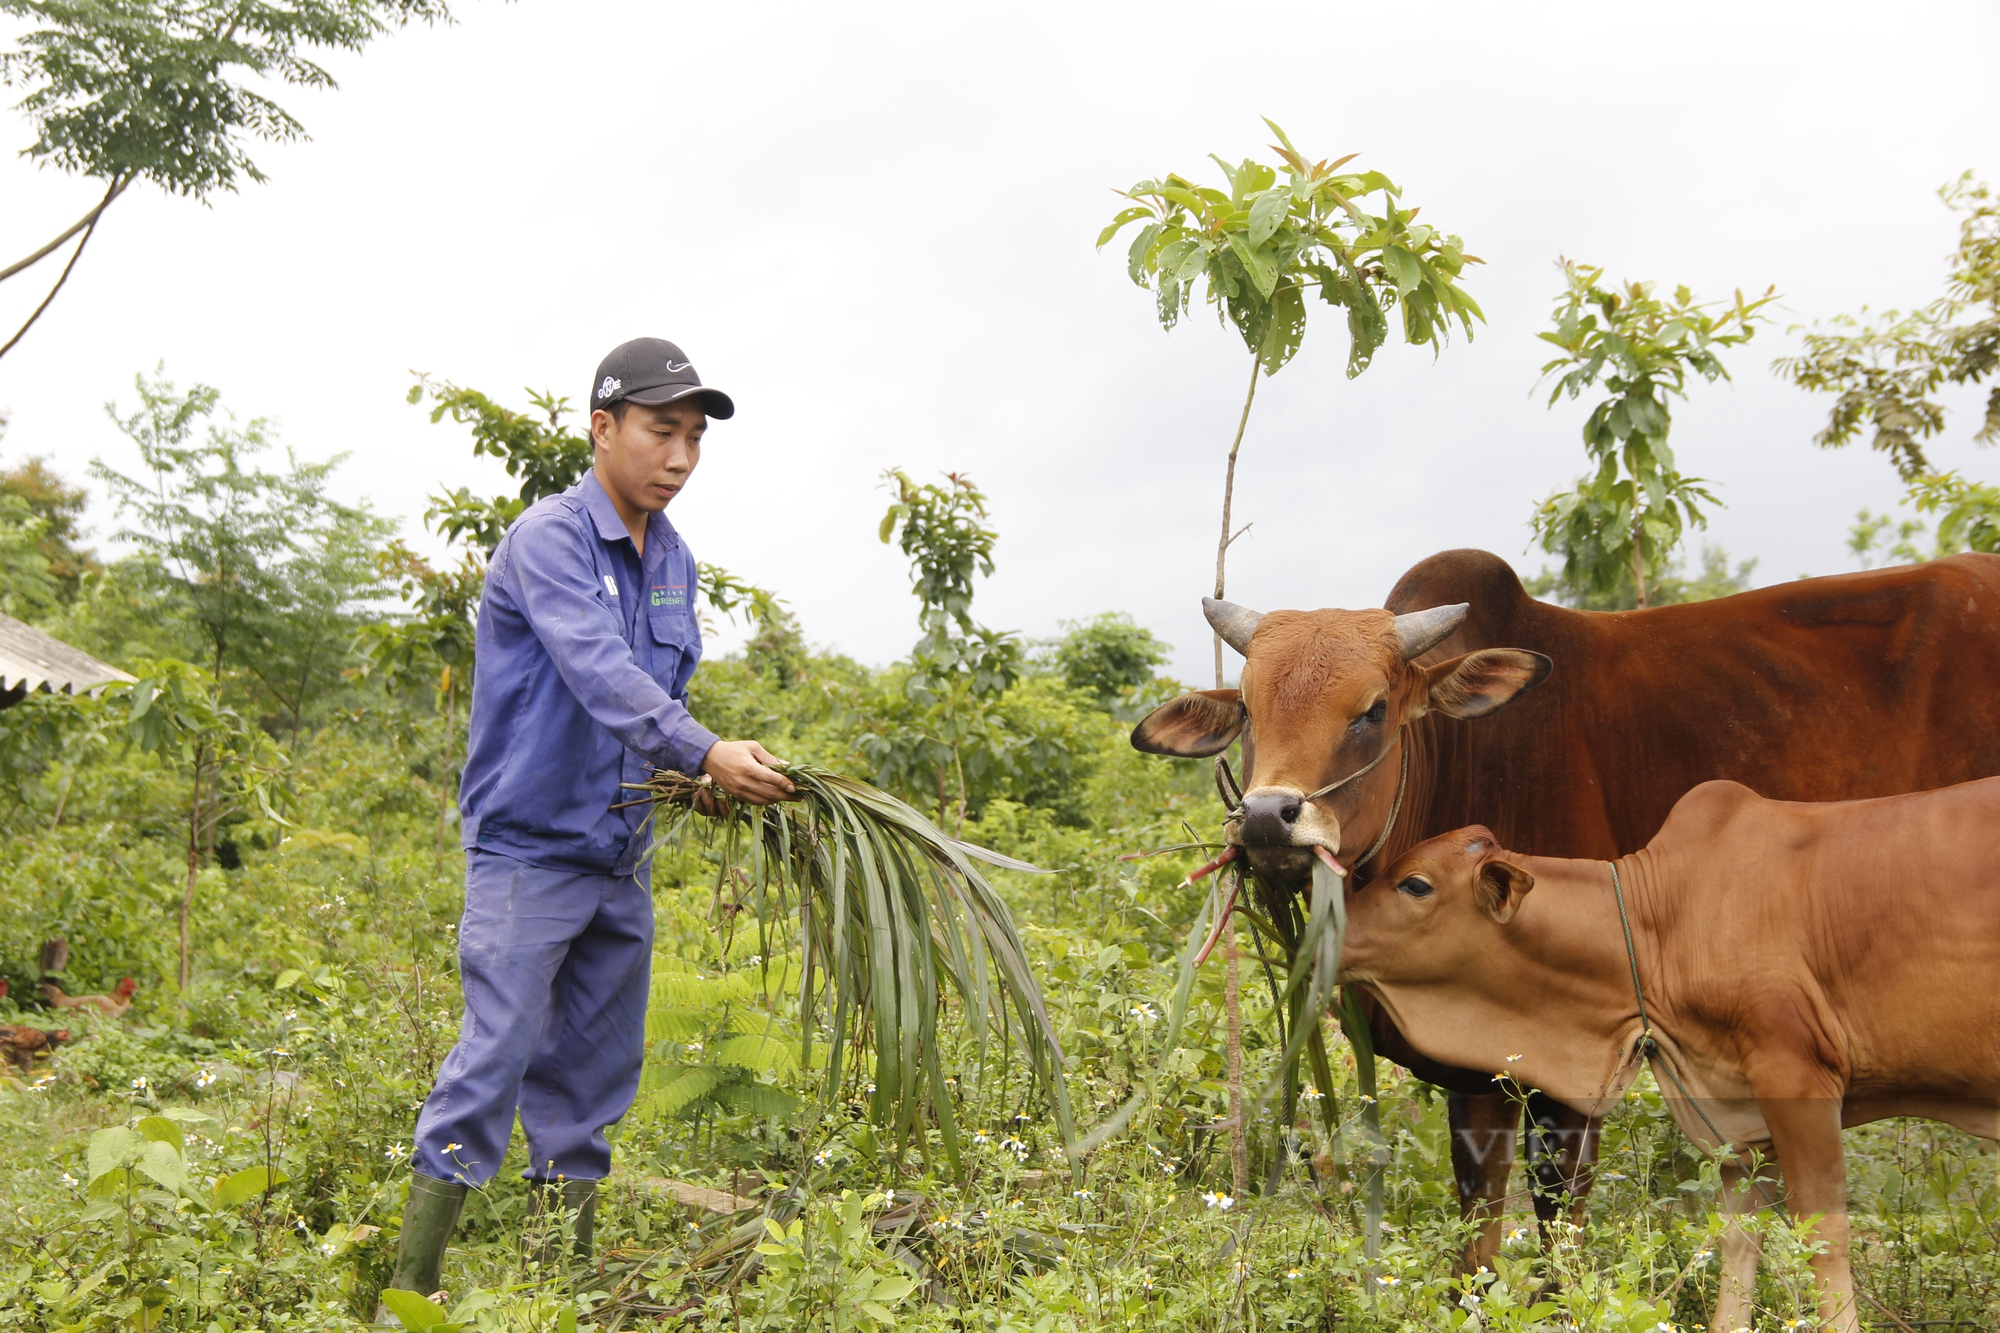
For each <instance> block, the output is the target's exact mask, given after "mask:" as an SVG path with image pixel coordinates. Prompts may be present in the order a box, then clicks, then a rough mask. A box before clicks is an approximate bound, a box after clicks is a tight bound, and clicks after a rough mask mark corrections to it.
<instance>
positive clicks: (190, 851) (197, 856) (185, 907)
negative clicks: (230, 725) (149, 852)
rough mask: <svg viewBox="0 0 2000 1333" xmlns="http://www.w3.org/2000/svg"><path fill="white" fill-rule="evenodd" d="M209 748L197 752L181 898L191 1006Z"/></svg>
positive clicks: (184, 970)
mask: <svg viewBox="0 0 2000 1333" xmlns="http://www.w3.org/2000/svg"><path fill="white" fill-rule="evenodd" d="M207 753H208V747H207V746H206V745H198V746H196V747H195V752H194V784H193V790H192V793H191V794H190V795H189V797H188V834H187V891H186V892H185V893H183V894H182V895H181V932H180V935H181V940H180V942H181V1003H182V1004H186V1003H187V988H188V978H189V975H190V973H189V971H188V915H189V913H191V912H192V911H193V910H194V883H195V880H196V878H197V877H199V876H200V874H201V828H202V812H203V801H202V793H203V791H204V790H205V788H204V786H203V782H204V779H205V778H206V776H207V775H206V774H205V773H204V772H203V771H202V770H203V769H204V768H205V767H206V755H207Z"/></svg>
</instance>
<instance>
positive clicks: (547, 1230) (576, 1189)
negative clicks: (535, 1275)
mask: <svg viewBox="0 0 2000 1333" xmlns="http://www.w3.org/2000/svg"><path fill="white" fill-rule="evenodd" d="M528 1198H529V1203H528V1226H527V1233H528V1235H530V1236H536V1237H537V1238H538V1239H537V1241H536V1244H535V1248H534V1253H533V1258H534V1260H535V1262H536V1263H538V1264H540V1265H541V1267H542V1271H543V1272H544V1273H552V1272H554V1271H555V1270H556V1268H557V1267H558V1266H559V1265H560V1261H561V1258H562V1238H563V1231H564V1230H565V1229H571V1230H570V1235H571V1238H572V1239H571V1243H570V1258H571V1260H572V1262H574V1263H575V1265H576V1266H577V1267H578V1268H583V1267H586V1266H588V1265H589V1263H590V1251H591V1242H592V1240H593V1239H594V1238H595V1234H596V1231H597V1182H596V1181H594V1180H563V1181H556V1182H549V1181H541V1180H534V1181H530V1182H528ZM552 1213H556V1214H559V1215H557V1216H553V1217H552V1216H551V1215H550V1214H552ZM571 1214H574V1215H575V1220H574V1222H573V1223H572V1221H571V1218H570V1215H571Z"/></svg>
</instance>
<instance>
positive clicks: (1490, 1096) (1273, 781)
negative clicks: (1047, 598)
mask: <svg viewBox="0 0 2000 1333" xmlns="http://www.w3.org/2000/svg"><path fill="white" fill-rule="evenodd" d="M1203 609H1204V611H1205V612H1206V613H1207V615H1208V619H1209V623H1210V624H1211V625H1213V626H1214V627H1215V629H1216V630H1217V632H1218V633H1220V634H1221V635H1222V637H1223V639H1224V641H1225V642H1227V643H1229V644H1230V645H1231V646H1232V647H1234V648H1235V649H1236V650H1237V651H1238V652H1241V653H1242V654H1244V657H1245V659H1246V660H1245V662H1244V664H1243V672H1242V688H1241V689H1240V690H1203V691H1200V692H1199V693H1194V694H1184V695H1182V696H1180V697H1179V698H1177V699H1174V700H1172V701H1170V702H1168V703H1165V704H1163V705H1161V706H1160V707H1159V708H1157V709H1155V710H1154V711H1153V712H1152V713H1151V714H1150V715H1149V716H1148V717H1146V718H1145V720H1144V721H1142V722H1141V723H1140V724H1139V725H1138V727H1137V728H1136V729H1135V730H1134V731H1133V733H1132V744H1133V745H1134V746H1136V747H1137V748H1139V749H1140V750H1144V751H1147V752H1149V753H1153V754H1165V755H1180V756H1186V757H1201V756H1209V755H1217V754H1220V753H1222V752H1223V751H1224V750H1226V749H1227V748H1228V747H1229V745H1230V744H1231V742H1233V741H1235V740H1237V739H1238V738H1239V737H1240V738H1241V739H1242V742H1243V800H1242V804H1241V807H1240V809H1239V810H1238V812H1237V814H1236V815H1235V817H1234V818H1232V819H1231V820H1230V821H1229V823H1228V824H1227V825H1226V837H1227V839H1228V841H1229V842H1231V843H1232V844H1236V845H1239V846H1241V847H1242V848H1243V850H1244V853H1245V855H1246V856H1247V859H1248V861H1249V863H1250V867H1251V869H1252V871H1253V872H1254V873H1255V875H1256V878H1257V880H1258V882H1259V884H1260V886H1261V887H1262V890H1263V891H1264V892H1266V893H1285V892H1299V891H1302V890H1303V889H1304V888H1305V887H1306V885H1307V884H1308V883H1309V882H1310V867H1311V864H1312V861H1311V858H1312V855H1313V853H1312V850H1311V849H1312V848H1313V847H1314V846H1321V847H1325V848H1327V849H1328V850H1330V851H1332V852H1333V853H1334V854H1335V855H1344V856H1345V857H1347V858H1359V857H1360V856H1361V855H1362V853H1363V852H1364V851H1366V850H1367V849H1368V848H1370V847H1371V846H1374V845H1375V844H1376V843H1377V842H1378V840H1380V841H1381V842H1382V843H1383V845H1382V847H1381V850H1380V852H1379V853H1378V854H1377V856H1376V857H1375V858H1373V859H1372V860H1371V861H1370V862H1369V863H1368V864H1366V865H1362V866H1358V867H1356V870H1355V873H1356V879H1355V883H1356V884H1357V885H1360V884H1365V883H1367V882H1368V880H1369V877H1370V876H1371V875H1372V874H1375V873H1378V872H1379V871H1380V869H1381V868H1382V867H1383V866H1386V865H1387V864H1389V863H1390V862H1392V861H1393V860H1395V858H1396V857H1398V856H1399V855H1401V854H1402V853H1403V852H1404V851H1406V850H1408V849H1409V848H1410V847H1413V846H1415V845H1416V844H1417V843H1419V842H1421V841H1423V840H1424V839H1426V838H1431V837H1435V836H1437V835H1439V834H1441V833H1445V832H1447V831H1449V830H1451V829H1455V828H1460V827H1463V826H1465V825H1468V824H1483V825H1486V826H1487V827H1489V828H1491V829H1492V830H1493V833H1494V834H1495V836H1496V837H1497V838H1498V839H1499V840H1500V842H1501V844H1502V845H1503V846H1507V847H1512V848H1518V849H1520V850H1521V851H1523V852H1527V853H1532V854H1535V855H1540V856H1560V857H1588V858H1594V859H1599V860H1608V859H1610V858H1613V857H1616V856H1619V855H1622V854H1624V853H1626V852H1631V851H1636V850H1637V849H1638V848H1640V847H1643V846H1644V845H1645V844H1646V842H1647V840H1648V839H1649V838H1651V837H1652V836H1653V834H1654V833H1656V832H1657V831H1658V830H1659V828H1660V825H1661V823H1662V822H1663V821H1664V820H1665V819H1666V816H1667V812H1668V811H1669V810H1670V809H1672V808H1673V804H1674V802H1675V801H1676V800H1678V799H1679V798H1680V797H1681V795H1682V794H1683V793H1685V792H1687V791H1688V790H1690V789H1691V788H1693V787H1695V786H1698V785H1699V784H1701V783H1703V782H1707V781H1710V780H1711V779H1716V778H1728V779H1733V780H1735V781H1737V782H1741V783H1744V784H1745V785H1747V786H1749V787H1751V788H1753V789H1754V790H1756V791H1758V792H1760V793H1762V794H1763V795H1765V796H1767V797H1771V798H1773V799H1777V800H1790V801H1831V800H1851V799H1857V798H1862V797H1873V796H1889V795H1895V794H1897V793H1900V792H1909V791H1920V790H1924V789H1927V788H1931V787H1942V786H1947V785H1950V784H1952V783H1957V782H1964V781H1967V780H1969V779H1972V778H1980V777H1987V776H1990V775H1994V774H2000V690H1996V689H1995V684H1996V682H2000V556H1988V555H1960V556H1954V557H1952V558H1951V559H1949V560H1940V561H1937V562H1935V563H1933V564H1928V565H1918V566H1904V567H1900V568H1895V569H1886V570H1876V571H1872V572H1867V573H1859V574H1841V575H1834V576H1831V577H1828V578H1818V579H1809V580H1801V581H1799V582H1795V583H1784V584H1779V585H1777V586H1774V587H1770V588H1763V589H1759V590H1757V591H1755V592H1747V593H1740V594H1738V595H1736V596H1734V597H1727V598H1721V599H1718V600H1716V601H1711V602H1696V603H1690V604H1684V605H1677V606H1662V607H1655V608H1652V609H1650V610H1646V611H1624V612H1608V613H1607V612H1587V611H1571V610H1566V609H1564V608H1562V607H1557V606H1551V605H1548V604H1547V603H1544V602H1538V601H1536V600H1534V599H1533V598H1531V597H1529V596H1528V594H1527V592H1526V591H1525V590H1524V589H1523V588H1522V587H1521V581H1520V579H1519V578H1517V577H1516V576H1515V574H1514V571H1513V570H1512V569H1511V568H1509V567H1508V565H1507V564H1506V563H1505V562H1504V561H1502V560H1501V559H1499V558H1498V557H1497V556H1493V555H1489V554H1488V553H1486V552H1484V551H1447V552H1445V553H1443V554H1441V555H1436V556H1432V557H1431V558H1430V559H1428V560H1425V561H1423V562H1422V563H1421V564H1419V565H1417V566H1416V567H1415V568H1413V569H1412V570H1410V572H1409V573H1407V574H1405V575H1404V576H1403V577H1402V579H1401V580H1400V581H1399V582H1398V583H1397V584H1396V587H1395V589H1394V590H1393V591H1392V592H1391V593H1390V594H1389V599H1388V609H1387V610H1382V611H1339V610H1324V611H1273V612H1271V613H1270V614H1268V615H1260V614H1259V613H1258V612H1256V611H1252V610H1249V609H1248V608H1245V607H1241V606H1236V605H1233V604H1231V603H1228V602H1217V601H1213V600H1210V599H1206V598H1205V599H1203ZM1545 681H1546V683H1544V682H1545ZM1537 685H1540V686H1542V688H1540V689H1535V688H1534V687H1536V686H1537ZM1531 690H1532V691H1533V692H1532V693H1529V691H1531ZM1510 704H1511V705H1512V706H1511V707H1510V706H1509V705H1510ZM1503 709H1504V710H1505V711H1504V712H1503V711H1501V710H1503ZM1392 748H1396V749H1400V750H1401V752H1402V753H1401V754H1400V755H1391V754H1390V750H1391V749H1392ZM1385 761H1386V762H1385ZM1370 764H1373V765H1374V766H1373V767H1372V768H1371V769H1370V770H1369V771H1368V772H1367V773H1365V774H1362V775H1361V776H1359V777H1358V778H1356V779H1355V780H1354V781H1351V782H1347V783H1345V785H1342V786H1339V787H1338V788H1337V789H1336V790H1333V791H1330V792H1328V793H1327V794H1325V795H1315V794H1316V793H1318V792H1320V791H1321V790H1322V789H1323V788H1326V787H1328V786H1329V785H1330V784H1336V783H1340V782H1341V781H1342V779H1345V778H1348V777H1350V776H1351V775H1354V774H1356V773H1358V772H1359V771H1360V770H1361V769H1362V768H1363V767H1364V766H1367V765H1370ZM1392 813H1393V815H1394V819H1393V826H1392ZM1370 1026H1371V1028H1372V1029H1373V1033H1374V1037H1375V1044H1376V1049H1377V1050H1379V1051H1381V1052H1382V1053H1383V1054H1384V1055H1387V1056H1389V1057H1390V1058H1391V1059H1393V1060H1395V1061H1396V1062H1397V1063H1399V1064H1402V1065H1404V1066H1406V1067H1407V1068H1409V1069H1411V1070H1412V1071H1413V1072H1415V1073H1416V1074H1417V1075H1418V1076H1419V1077H1420V1078H1423V1079H1425V1080H1427V1081H1429V1082H1432V1083H1436V1084H1439V1085H1441V1086H1443V1087H1444V1088H1446V1089H1447V1090H1448V1091H1449V1092H1450V1093H1451V1097H1450V1099H1449V1111H1450V1117H1451V1125H1452V1130H1453V1133H1452V1164H1453V1168H1454V1171H1455V1174H1456V1176H1457V1180H1458V1190H1459V1201H1460V1204H1461V1205H1462V1206H1463V1207H1464V1209H1465V1210H1466V1212H1467V1214H1468V1215H1481V1216H1483V1217H1484V1218H1485V1219H1486V1224H1485V1225H1484V1226H1483V1227H1482V1228H1481V1230H1480V1233H1479V1235H1478V1237H1477V1238H1476V1239H1475V1240H1474V1242H1473V1244H1472V1245H1471V1247H1470V1248H1469V1249H1468V1251H1467V1253H1466V1256H1465V1262H1466V1264H1467V1266H1468V1267H1476V1266H1478V1265H1479V1264H1482V1263H1484V1264H1489V1265H1490V1263H1491V1261H1492V1258H1493V1255H1494V1253H1495V1252H1496V1251H1497V1249H1498V1246H1499V1204H1500V1201H1501V1199H1502V1198H1503V1197H1504V1195H1505V1193H1506V1185H1507V1179H1508V1176H1509V1174H1510V1170H1511V1166H1512V1162H1513V1157H1514V1133H1515V1129H1514V1127H1515V1125H1516V1124H1517V1123H1518V1112H1517V1111H1516V1109H1515V1105H1514V1103H1513V1102H1512V1101H1511V1100H1510V1099H1509V1098H1508V1097H1507V1096H1506V1095H1505V1094H1504V1093H1502V1092H1501V1091H1500V1089H1499V1086H1498V1085H1497V1084H1496V1083H1495V1082H1494V1080H1493V1079H1492V1077H1491V1071H1485V1070H1467V1069H1460V1068H1454V1067H1451V1066H1448V1065H1445V1064H1442V1063H1439V1062H1438V1061H1434V1060H1430V1059H1427V1058H1425V1056H1424V1055H1422V1054H1420V1053H1419V1052H1418V1051H1417V1050H1416V1049H1414V1048H1413V1047H1412V1046H1411V1044H1410V1043H1409V1042H1408V1041H1406V1040H1405V1039H1404V1038H1403V1036H1402V1034H1401V1033H1399V1032H1397V1031H1396V1029H1395V1027H1394V1025H1393V1024H1392V1023H1391V1022H1390V1021H1389V1019H1388V1017H1387V1016H1386V1015H1385V1014H1384V1013H1383V1012H1382V1011H1381V1010H1380V1009H1379V1008H1375V1009H1372V1010H1371V1014H1370ZM1528 1114H1529V1117H1530V1124H1529V1159H1530V1165H1531V1167H1532V1168H1533V1171H1534V1176H1535V1180H1536V1186H1537V1188H1536V1192H1535V1210H1536V1213H1537V1215H1538V1216H1539V1217H1540V1218H1541V1219H1542V1221H1543V1223H1544V1225H1545V1226H1546V1225H1547V1224H1548V1223H1549V1222H1550V1221H1552V1220H1553V1219H1555V1218H1556V1217H1557V1216H1558V1215H1559V1214H1560V1213H1561V1211H1563V1210H1564V1208H1565V1205H1567V1204H1574V1203H1578V1202H1580V1201H1581V1199H1582V1197H1583V1195H1584V1194H1585V1193H1586V1192H1587V1191H1588V1189H1589V1184H1590V1163H1591V1161H1592V1159H1593V1158H1594V1156H1595V1148H1596V1124H1595V1122H1594V1121H1591V1120H1589V1119H1587V1118H1586V1117H1585V1116H1583V1115H1582V1114H1580V1113H1579V1112H1577V1111H1574V1110H1572V1109H1571V1108H1569V1107H1567V1106H1565V1105H1563V1104H1561V1103H1560V1102H1557V1101H1556V1100H1554V1099H1553V1098H1549V1097H1546V1096H1543V1095H1540V1094H1531V1095H1530V1097H1529V1099H1528Z"/></svg>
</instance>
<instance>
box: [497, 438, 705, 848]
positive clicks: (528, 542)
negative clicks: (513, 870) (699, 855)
mask: <svg viewBox="0 0 2000 1333" xmlns="http://www.w3.org/2000/svg"><path fill="white" fill-rule="evenodd" d="M694 597H695V563H694V556H693V555H692V554H691V553H690V552H689V551H688V548H687V544H686V543H685V542H683V541H681V539H680V534H679V533H677V532H675V531H674V525H673V524H671V523H669V522H668V521H667V516H666V515H665V514H664V513H660V514H653V515H651V516H650V517H649V518H648V520H647V527H646V555H645V559H644V560H643V562H642V561H641V559H640V557H639V553H638V551H637V550H636V549H635V548H634V547H633V545H632V538H631V537H630V535H628V534H627V533H626V531H625V525H624V524H623V523H621V522H620V521H619V519H618V511H617V510H616V509H614V508H612V505H611V497H610V496H608V495H606V494H605V493H604V487H603V486H602V485H600V484H599V483H598V480H597V476H596V474H595V473H594V472H590V473H585V474H584V477H583V480H581V481H579V482H577V483H576V485H574V486H572V487H570V488H569V489H568V490H566V491H564V492H563V493H562V494H561V495H551V496H548V497H546V498H545V499H542V500H538V501H536V502H535V504H534V505H533V506H532V507H530V508H529V509H528V511H527V512H526V513H524V514H522V515H521V517H519V518H518V519H516V520H514V524H513V526H512V527H510V528H508V530H507V535H506V536H505V537H503V538H501V539H500V545H499V546H498V547H496V548H495V549H494V552H493V558H492V560H491V561H489V562H488V564H487V567H486V590H485V594H484V596H482V597H481V599H480V603H479V629H478V637H477V640H476V643H477V652H478V659H477V660H478V670H477V672H476V673H475V675H474V677H473V686H472V715H471V720H470V722H469V724H468V727H467V736H466V746H465V775H464V778H463V779H462V781H461V782H460V786H459V798H458V803H459V810H460V812H461V814H462V816H463V819H464V842H465V846H467V847H468V848H470V847H480V848H484V849H485V850H487V851H490V852H499V853H500V854H502V855H503V856H510V857H513V858H515V859H516V860H520V861H526V862H528V863H529V864H531V865H537V866H545V867H548V868H551V869H561V870H585V871H590V870H595V871H606V872H610V873H613V874H630V873H631V872H632V870H633V869H634V868H635V867H636V866H637V864H638V858H639V853H640V852H641V851H643V850H644V847H645V842H646V839H645V838H644V837H642V836H639V835H638V832H637V831H638V828H639V823H640V820H641V818H642V817H643V815H644V813H645V811H644V810H643V809H642V808H640V807H636V806H635V807H633V808H631V809H628V810H613V809H611V807H612V806H613V805H615V804H617V803H618V802H620V801H624V800H630V799H631V798H632V797H634V796H636V795H638V793H636V792H631V791H626V790H624V789H622V788H621V787H620V786H619V784H620V783H622V782H640V781H643V780H644V778H645V776H646V770H647V766H648V765H654V766H658V767H661V768H674V769H679V770H680V771H681V772H684V773H699V772H700V771H701V763H702V760H703V758H704V757H706V756H707V754H708V747H709V746H711V745H713V744H715V741H716V737H715V733H714V732H712V731H710V730H709V729H708V728H706V727H704V726H702V725H701V724H700V723H699V722H696V721H695V720H694V719H693V718H692V717H690V716H689V715H688V710H687V687H688V680H689V678H690V677H692V676H693V675H694V668H695V663H696V662H698V661H700V660H701V627H700V625H699V624H697V623H696V620H695V610H694Z"/></svg>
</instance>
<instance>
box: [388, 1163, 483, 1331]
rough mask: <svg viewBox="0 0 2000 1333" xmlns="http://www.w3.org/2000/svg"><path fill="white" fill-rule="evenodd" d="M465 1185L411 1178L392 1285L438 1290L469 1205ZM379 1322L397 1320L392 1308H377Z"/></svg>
mask: <svg viewBox="0 0 2000 1333" xmlns="http://www.w3.org/2000/svg"><path fill="white" fill-rule="evenodd" d="M465 1188H466V1187H465V1186H464V1185H463V1184H460V1183H459V1182H457V1181H449V1180H433V1179H432V1178H431V1177H429V1176H421V1175H412V1176H411V1177H410V1199H409V1202H408V1203H405V1204H404V1205H403V1236H402V1240H401V1241H400V1242H398V1244H397V1246H396V1276H395V1277H393V1278H391V1279H390V1280H389V1285H390V1286H392V1287H395V1288H397V1289H398V1290H400V1291H414V1292H416V1293H417V1294H418V1295H419V1296H429V1295H431V1294H432V1293H433V1292H435V1291H436V1290H437V1289H438V1283H439V1281H440V1278H439V1274H440V1273H441V1272H442V1271H443V1269H444V1248H445V1246H447V1245H449V1244H450V1243H451V1233H452V1231H453V1230H454V1229H455V1228H456V1227H457V1226H458V1214H459V1212H460V1210H461V1209H463V1208H464V1207H465ZM375 1322H376V1323H378V1324H390V1325H394V1324H395V1323H396V1318H395V1316H394V1315H391V1314H390V1313H389V1310H388V1307H387V1306H383V1305H377V1306H376V1307H375Z"/></svg>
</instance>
